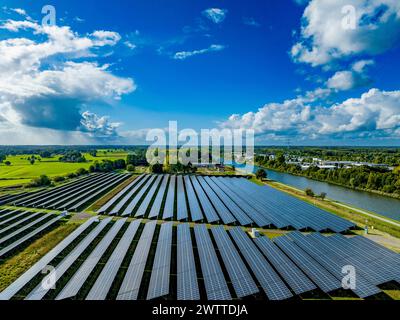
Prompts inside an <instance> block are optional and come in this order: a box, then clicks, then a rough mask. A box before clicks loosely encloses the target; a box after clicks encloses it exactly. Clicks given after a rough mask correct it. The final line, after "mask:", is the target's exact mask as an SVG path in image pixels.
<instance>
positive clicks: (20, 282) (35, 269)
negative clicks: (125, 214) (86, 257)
mask: <svg viewBox="0 0 400 320" xmlns="http://www.w3.org/2000/svg"><path fill="white" fill-rule="evenodd" d="M96 220H97V217H93V218H90V219H89V220H87V221H85V222H84V223H83V224H81V225H80V226H79V227H78V228H77V229H76V230H74V231H73V232H72V233H71V234H70V235H68V236H67V237H66V238H65V239H64V240H62V241H61V242H60V243H59V244H58V245H57V246H56V247H54V248H53V249H52V250H50V252H49V253H47V254H46V255H45V256H44V257H43V258H41V259H40V260H39V261H38V262H36V263H35V264H34V265H33V266H32V267H31V268H30V269H29V270H28V271H26V272H25V273H23V274H22V275H21V276H20V277H19V278H18V279H17V280H16V281H14V282H13V283H12V284H11V285H10V286H8V287H7V288H6V289H5V290H4V291H2V292H1V293H0V300H7V299H11V298H12V297H13V296H14V295H16V294H17V293H18V292H19V291H20V290H21V289H22V288H23V287H24V286H25V285H26V284H28V282H29V281H31V280H32V279H33V278H34V277H35V276H36V275H37V274H38V273H39V272H41V271H42V270H43V269H44V268H45V267H46V266H48V265H49V263H50V262H51V261H52V260H53V259H54V258H55V257H57V256H58V255H59V254H61V253H62V252H63V250H64V249H65V248H66V247H68V246H69V245H70V244H71V243H72V242H73V241H74V240H75V239H76V238H77V237H79V236H80V235H81V234H82V233H83V232H84V231H85V230H86V229H87V228H89V227H90V226H91V225H92V224H93V223H94V222H95V221H96Z"/></svg>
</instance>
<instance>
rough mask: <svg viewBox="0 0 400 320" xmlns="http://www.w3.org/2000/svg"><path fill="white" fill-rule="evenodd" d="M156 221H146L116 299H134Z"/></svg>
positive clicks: (137, 292) (140, 280) (136, 295)
mask: <svg viewBox="0 0 400 320" xmlns="http://www.w3.org/2000/svg"><path fill="white" fill-rule="evenodd" d="M156 225H157V222H156V221H151V222H148V223H146V225H145V227H144V229H143V232H142V234H141V236H140V240H139V243H138V244H137V247H136V249H135V253H134V254H133V257H132V260H131V262H130V264H129V267H128V270H127V271H126V274H125V277H124V280H123V282H122V285H121V287H120V289H119V292H118V295H117V300H136V299H137V297H138V294H139V289H140V284H141V282H142V277H143V273H144V268H145V266H146V262H147V258H148V255H149V250H150V246H151V242H152V240H153V235H154V231H155V228H156Z"/></svg>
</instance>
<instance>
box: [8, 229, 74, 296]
mask: <svg viewBox="0 0 400 320" xmlns="http://www.w3.org/2000/svg"><path fill="white" fill-rule="evenodd" d="M78 225H79V224H77V223H65V224H62V225H61V226H59V227H58V228H56V229H54V230H52V231H50V232H49V233H47V234H45V235H44V236H43V237H41V238H40V239H38V240H36V241H34V242H33V243H32V244H30V245H29V247H27V248H26V249H24V250H23V251H21V252H20V253H18V254H16V255H14V256H12V257H11V258H9V259H7V260H5V261H4V262H0V292H1V291H3V290H4V289H5V288H6V287H8V286H9V285H10V284H11V283H12V282H14V281H15V280H16V279H17V278H18V277H19V276H20V275H21V274H23V273H24V272H25V271H27V270H28V269H29V268H30V267H31V266H32V265H33V264H35V263H36V262H37V261H39V259H40V258H42V257H43V256H44V255H45V254H46V253H48V252H49V251H50V250H51V249H52V248H54V247H55V246H56V245H57V244H58V243H59V242H61V241H62V240H63V239H64V238H65V237H66V236H67V235H68V234H70V233H71V232H72V231H73V230H75V228H77V227H78Z"/></svg>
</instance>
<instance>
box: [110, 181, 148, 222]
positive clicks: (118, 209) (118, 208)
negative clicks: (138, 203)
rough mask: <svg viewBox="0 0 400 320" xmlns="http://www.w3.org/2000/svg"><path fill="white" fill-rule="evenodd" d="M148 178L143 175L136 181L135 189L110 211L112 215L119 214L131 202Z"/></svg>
mask: <svg viewBox="0 0 400 320" xmlns="http://www.w3.org/2000/svg"><path fill="white" fill-rule="evenodd" d="M147 179H148V176H147V175H144V174H142V175H141V176H139V177H138V178H137V179H136V180H135V181H136V182H137V183H136V184H135V186H134V187H133V189H131V190H130V191H129V192H128V193H127V194H126V195H125V196H124V197H123V198H122V199H121V200H120V201H119V202H118V203H117V204H116V206H115V207H114V208H112V210H111V211H110V213H109V214H110V215H114V214H118V213H119V212H120V211H121V209H122V208H123V207H124V205H125V204H126V203H127V202H128V201H129V199H130V198H132V196H133V195H134V194H135V193H136V192H137V191H138V190H139V188H141V187H142V186H143V184H144V183H145V182H146V181H147Z"/></svg>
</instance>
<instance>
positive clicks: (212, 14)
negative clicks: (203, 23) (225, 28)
mask: <svg viewBox="0 0 400 320" xmlns="http://www.w3.org/2000/svg"><path fill="white" fill-rule="evenodd" d="M227 13H228V10H225V9H219V8H209V9H206V10H204V11H203V15H204V16H205V17H206V18H208V19H210V20H211V21H212V22H214V23H216V24H218V23H221V22H222V21H224V20H225V18H226V14H227Z"/></svg>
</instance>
